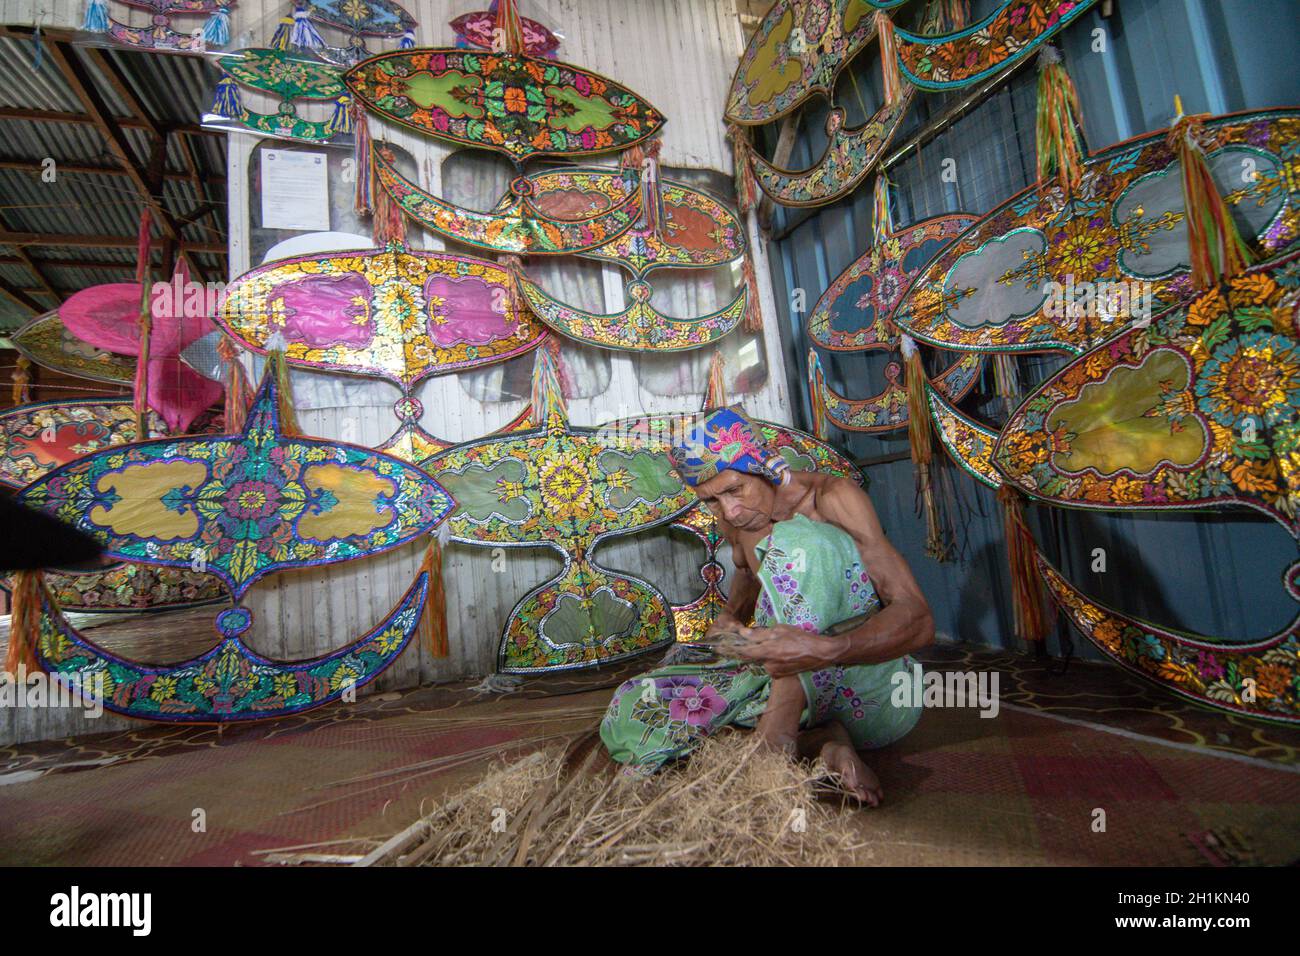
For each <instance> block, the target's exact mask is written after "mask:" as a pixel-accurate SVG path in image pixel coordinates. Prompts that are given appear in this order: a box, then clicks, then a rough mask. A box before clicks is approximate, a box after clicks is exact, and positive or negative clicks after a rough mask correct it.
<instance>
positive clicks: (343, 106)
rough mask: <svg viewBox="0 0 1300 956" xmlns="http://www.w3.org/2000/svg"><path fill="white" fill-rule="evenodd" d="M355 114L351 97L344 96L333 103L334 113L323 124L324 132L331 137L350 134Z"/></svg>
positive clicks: (353, 126) (353, 125) (353, 127)
mask: <svg viewBox="0 0 1300 956" xmlns="http://www.w3.org/2000/svg"><path fill="white" fill-rule="evenodd" d="M355 123H356V114H354V113H353V112H352V97H350V96H348V95H347V94H344V95H343V96H340V97H339V98H338V99H337V100H335V101H334V112H333V113H331V114H330V118H329V122H328V123H326V124H325V132H327V133H329V134H330V135H331V136H337V135H340V134H347V133H351V132H352V131H353V130H354V129H355V128H356V125H355ZM358 178H360V177H358Z"/></svg>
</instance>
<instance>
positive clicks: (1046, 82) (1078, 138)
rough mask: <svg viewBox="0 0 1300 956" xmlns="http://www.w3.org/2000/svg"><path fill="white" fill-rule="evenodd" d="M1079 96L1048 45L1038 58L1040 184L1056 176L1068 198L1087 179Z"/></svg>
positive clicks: (1059, 58) (1059, 60)
mask: <svg viewBox="0 0 1300 956" xmlns="http://www.w3.org/2000/svg"><path fill="white" fill-rule="evenodd" d="M1080 125H1081V124H1080V122H1079V93H1078V90H1076V89H1075V86H1074V81H1073V80H1072V79H1070V74H1069V72H1067V71H1066V69H1065V64H1064V63H1062V62H1061V54H1060V53H1059V52H1058V51H1057V49H1056V47H1054V46H1052V45H1050V44H1048V45H1047V46H1044V47H1043V52H1042V53H1040V54H1039V55H1038V118H1037V130H1036V131H1037V151H1038V180H1039V182H1045V181H1046V180H1047V178H1048V177H1049V176H1052V175H1053V174H1055V177H1056V181H1057V183H1059V184H1060V186H1061V188H1062V189H1063V190H1065V193H1066V195H1071V194H1073V193H1074V192H1075V191H1076V190H1077V189H1078V187H1079V181H1080V180H1081V179H1082V177H1083V136H1082V135H1081V133H1080Z"/></svg>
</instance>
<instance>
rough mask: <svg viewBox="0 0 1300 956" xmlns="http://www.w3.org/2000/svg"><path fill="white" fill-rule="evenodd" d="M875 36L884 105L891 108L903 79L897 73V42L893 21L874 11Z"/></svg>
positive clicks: (898, 95)
mask: <svg viewBox="0 0 1300 956" xmlns="http://www.w3.org/2000/svg"><path fill="white" fill-rule="evenodd" d="M876 36H878V37H879V38H880V68H881V79H882V81H883V84H884V93H885V105H887V106H893V105H894V104H895V103H897V102H898V98H899V97H900V96H901V95H902V91H903V78H902V75H901V74H900V73H899V71H898V42H897V40H896V38H895V37H894V21H893V20H891V19H889V14H887V13H885V11H884V10H877V11H876Z"/></svg>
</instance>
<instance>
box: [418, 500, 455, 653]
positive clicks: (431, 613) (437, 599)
mask: <svg viewBox="0 0 1300 956" xmlns="http://www.w3.org/2000/svg"><path fill="white" fill-rule="evenodd" d="M443 524H444V525H445V524H446V522H445V521H444V522H443ZM420 570H421V571H424V572H426V573H427V574H428V575H429V585H428V588H429V589H428V591H427V592H426V596H425V599H424V616H425V619H426V620H427V621H428V622H429V653H430V654H432V655H433V656H434V657H447V656H449V655H450V653H451V648H450V644H449V642H448V638H447V586H446V583H445V582H444V581H443V577H442V541H441V539H440V537H439V535H438V534H436V533H435V534H432V535H430V536H429V547H428V548H427V549H425V552H424V563H423V565H421V567H420Z"/></svg>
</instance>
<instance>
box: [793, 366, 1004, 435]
mask: <svg viewBox="0 0 1300 956" xmlns="http://www.w3.org/2000/svg"><path fill="white" fill-rule="evenodd" d="M808 356H809V358H808V387H809V388H810V389H811V390H812V392H813V394H814V395H815V396H816V399H817V402H818V404H819V405H820V406H821V407H822V408H824V409H825V410H826V417H827V419H829V420H830V422H831V423H832V424H833V425H835V427H837V428H841V429H843V430H844V431H846V432H867V433H871V434H879V433H882V432H891V431H896V430H898V429H900V428H906V427H907V422H908V417H909V416H908V410H907V386H906V383H905V382H904V381H903V366H902V365H901V364H900V363H898V362H895V361H891V362H888V363H887V364H886V365H885V381H886V382H887V385H886V387H885V390H884V391H883V392H880V393H879V394H877V395H873V396H871V397H870V398H864V399H854V398H846V397H845V396H843V395H841V394H840V393H839V392H836V391H835V390H834V389H832V388H831V387H830V386H829V385H828V384H826V373H825V371H824V370H823V369H822V363H821V358H820V357H819V356H818V355H817V352H816V350H815V349H809V350H808ZM983 370H984V358H983V356H980V355H974V354H972V353H966V354H964V355H961V356H960V357H959V358H958V359H957V361H955V362H953V363H952V364H951V365H949V366H948V367H947V368H946V369H944V370H943V371H942V372H940V373H939V374H938V375H936V376H935V377H934V378H933V379H930V380H929V381H928V382H927V383H926V384H927V385H928V386H930V387H932V388H935V389H938V391H939V392H940V394H942V395H944V396H945V397H947V398H950V399H952V400H953V401H959V400H960V399H962V398H964V397H965V396H966V395H967V394H968V393H969V392H970V390H971V389H972V388H974V387H975V383H976V382H978V381H979V378H980V373H981V372H982V371H983Z"/></svg>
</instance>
